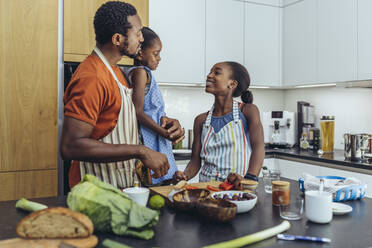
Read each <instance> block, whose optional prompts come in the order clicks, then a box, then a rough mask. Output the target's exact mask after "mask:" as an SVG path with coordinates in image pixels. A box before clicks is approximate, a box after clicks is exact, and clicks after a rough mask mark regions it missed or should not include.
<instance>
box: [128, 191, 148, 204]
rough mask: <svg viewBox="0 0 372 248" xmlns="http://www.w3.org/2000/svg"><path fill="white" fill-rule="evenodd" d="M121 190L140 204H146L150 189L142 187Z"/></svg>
mask: <svg viewBox="0 0 372 248" xmlns="http://www.w3.org/2000/svg"><path fill="white" fill-rule="evenodd" d="M123 192H124V193H126V194H127V195H128V196H129V197H130V198H131V199H132V200H133V201H135V202H136V203H138V204H139V205H141V206H146V204H147V200H148V199H149V194H150V190H149V189H148V188H142V187H131V188H126V189H123Z"/></svg>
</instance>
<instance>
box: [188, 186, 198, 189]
mask: <svg viewBox="0 0 372 248" xmlns="http://www.w3.org/2000/svg"><path fill="white" fill-rule="evenodd" d="M185 188H186V189H199V187H196V186H192V185H186V186H185Z"/></svg>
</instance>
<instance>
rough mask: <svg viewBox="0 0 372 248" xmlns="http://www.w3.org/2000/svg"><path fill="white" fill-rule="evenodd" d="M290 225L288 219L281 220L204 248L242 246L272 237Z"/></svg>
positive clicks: (233, 247)
mask: <svg viewBox="0 0 372 248" xmlns="http://www.w3.org/2000/svg"><path fill="white" fill-rule="evenodd" d="M290 227H291V224H290V223H289V222H288V221H286V220H285V221H283V222H282V223H281V224H279V225H277V226H274V227H271V228H268V229H265V230H262V231H260V232H256V233H253V234H249V235H247V236H243V237H240V238H237V239H233V240H230V241H225V242H221V243H217V244H213V245H208V246H204V248H235V247H242V246H246V245H249V244H253V243H256V242H259V241H262V240H264V239H267V238H270V237H273V236H275V235H277V234H279V233H281V232H284V231H286V230H288V229H289V228H290Z"/></svg>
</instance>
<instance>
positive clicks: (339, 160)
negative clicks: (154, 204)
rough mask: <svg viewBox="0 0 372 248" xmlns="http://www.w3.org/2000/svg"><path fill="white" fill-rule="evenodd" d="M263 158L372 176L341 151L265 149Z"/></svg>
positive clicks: (367, 168)
mask: <svg viewBox="0 0 372 248" xmlns="http://www.w3.org/2000/svg"><path fill="white" fill-rule="evenodd" d="M265 152H266V154H265V158H279V159H286V160H293V161H298V162H305V163H310V164H315V165H319V166H326V167H333V168H337V169H343V170H349V171H354V172H359V173H365V174H372V163H367V162H355V161H350V160H345V158H344V151H343V150H335V151H334V152H333V153H324V154H323V155H318V154H317V153H314V152H313V151H304V150H300V149H298V148H290V149H269V148H266V149H265ZM190 157H191V152H190V153H186V152H183V153H182V154H175V159H176V160H188V159H190Z"/></svg>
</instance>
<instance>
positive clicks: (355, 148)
mask: <svg viewBox="0 0 372 248" xmlns="http://www.w3.org/2000/svg"><path fill="white" fill-rule="evenodd" d="M369 139H370V136H369V134H350V133H345V134H344V156H345V159H350V160H351V161H362V160H363V159H366V160H368V159H369V157H368V155H367V154H369V149H370V148H369ZM365 155H366V156H365Z"/></svg>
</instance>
